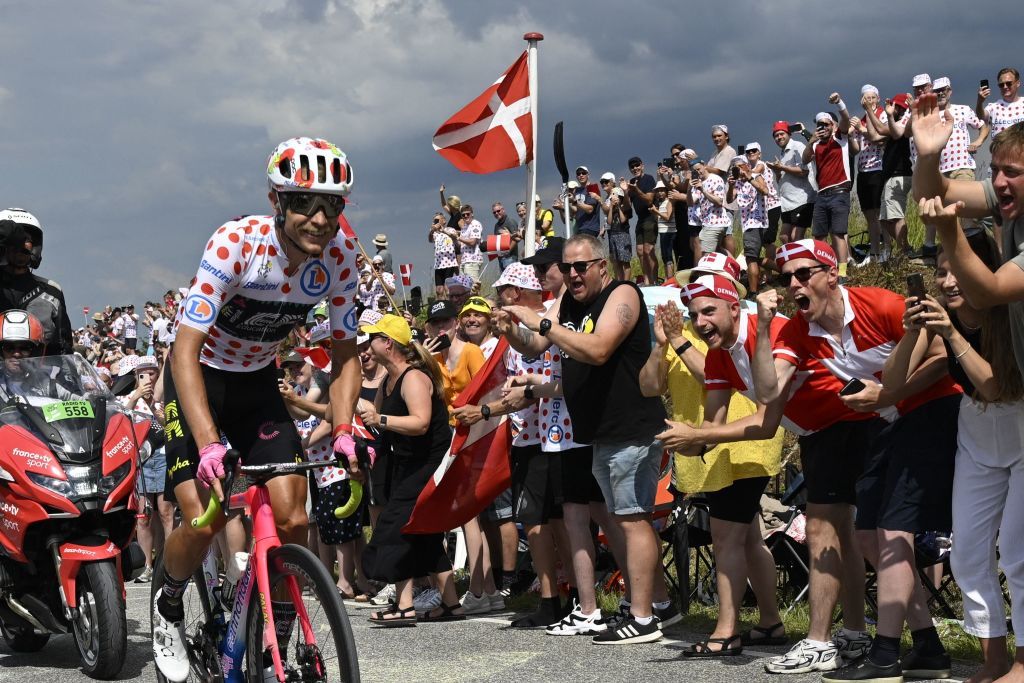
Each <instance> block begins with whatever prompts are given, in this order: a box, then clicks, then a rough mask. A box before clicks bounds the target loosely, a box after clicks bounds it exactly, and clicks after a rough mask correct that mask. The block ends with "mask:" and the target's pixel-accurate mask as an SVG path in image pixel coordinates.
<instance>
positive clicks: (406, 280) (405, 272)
mask: <svg viewBox="0 0 1024 683" xmlns="http://www.w3.org/2000/svg"><path fill="white" fill-rule="evenodd" d="M398 269H399V270H400V271H401V273H402V284H403V285H405V286H406V287H411V286H412V264H411V263H402V264H399V266H398Z"/></svg>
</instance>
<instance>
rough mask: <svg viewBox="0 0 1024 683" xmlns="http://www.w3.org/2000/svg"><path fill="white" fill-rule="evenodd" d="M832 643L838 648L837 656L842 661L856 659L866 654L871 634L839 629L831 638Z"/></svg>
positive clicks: (869, 645)
mask: <svg viewBox="0 0 1024 683" xmlns="http://www.w3.org/2000/svg"><path fill="white" fill-rule="evenodd" d="M832 643H833V644H834V645H835V646H836V648H838V650H839V656H840V657H842V658H843V659H846V660H852V659H857V658H858V657H860V656H861V655H865V654H867V651H868V648H870V647H871V634H870V633H868V632H867V631H851V630H850V629H847V628H841V629H839V630H838V631H836V633H835V635H834V636H832Z"/></svg>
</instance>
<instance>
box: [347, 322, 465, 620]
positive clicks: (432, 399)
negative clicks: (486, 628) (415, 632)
mask: <svg viewBox="0 0 1024 683" xmlns="http://www.w3.org/2000/svg"><path fill="white" fill-rule="evenodd" d="M360 331H361V332H362V333H363V334H367V335H369V342H368V343H369V345H370V353H372V354H373V356H374V358H376V359H377V362H378V363H379V364H380V365H382V366H383V367H384V368H385V369H386V370H387V377H386V379H385V380H384V382H383V383H382V384H381V387H380V390H379V391H378V393H377V397H376V399H375V401H374V405H373V406H372V407H366V408H364V409H363V410H362V411H361V413H360V415H361V417H362V419H363V424H364V425H366V426H367V427H368V428H370V429H375V430H377V431H378V432H379V433H380V434H381V438H382V439H383V440H384V441H385V442H386V443H387V444H388V446H389V447H390V449H391V458H392V462H391V467H392V478H391V482H392V484H391V490H390V497H389V499H388V502H387V504H386V505H385V506H384V510H383V511H382V512H381V514H380V517H378V518H377V526H376V528H375V529H374V532H373V536H372V537H371V539H370V543H369V544H368V545H367V546H366V550H365V551H364V552H363V571H364V572H365V573H366V575H367V576H368V577H370V578H372V579H376V580H378V581H386V582H388V583H394V584H395V589H396V592H397V599H396V601H395V604H393V605H392V606H391V607H390V608H388V609H386V610H382V611H380V612H376V613H374V614H373V615H372V616H371V617H370V622H371V623H373V624H376V625H378V626H384V627H394V626H415V625H416V621H417V616H416V608H415V606H414V605H413V579H417V578H420V577H425V576H427V575H428V574H434V575H436V577H437V582H438V586H439V588H440V591H441V600H442V602H441V606H440V607H437V608H435V609H434V610H431V611H429V612H426V613H424V614H422V615H420V616H419V618H418V620H419V621H455V620H461V619H465V618H466V617H465V615H464V614H463V613H462V606H461V605H460V604H459V596H458V593H456V592H455V581H454V574H453V572H452V564H451V561H450V560H449V559H448V555H447V553H446V552H445V549H444V540H443V539H444V536H443V534H406V533H403V531H402V527H403V526H404V525H405V523H406V522H408V521H409V517H410V515H411V514H412V511H413V508H414V507H415V505H416V500H417V498H419V495H420V493H421V492H422V491H423V487H424V486H426V483H427V480H428V479H429V478H430V476H431V475H432V474H433V473H434V471H435V470H436V469H437V466H438V465H439V464H440V463H441V460H442V459H443V458H444V455H445V453H446V452H447V450H448V448H449V446H450V445H451V439H452V432H451V428H450V427H449V426H448V410H447V408H446V407H445V402H444V386H443V385H442V383H441V373H440V370H439V369H438V367H437V363H436V362H435V361H434V358H433V357H432V356H431V355H430V352H428V351H427V350H426V349H425V348H423V347H422V346H421V345H420V344H419V343H418V342H414V341H413V340H412V330H411V329H410V328H409V324H408V323H407V322H406V321H405V319H403V318H400V317H398V316H395V315H385V316H384V317H382V318H381V319H380V320H379V321H378V322H377V323H375V324H373V325H366V326H363V327H362V328H360Z"/></svg>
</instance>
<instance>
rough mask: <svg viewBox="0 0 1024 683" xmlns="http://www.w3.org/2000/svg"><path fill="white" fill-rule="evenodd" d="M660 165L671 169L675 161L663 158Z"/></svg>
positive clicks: (670, 158)
mask: <svg viewBox="0 0 1024 683" xmlns="http://www.w3.org/2000/svg"><path fill="white" fill-rule="evenodd" d="M661 165H662V166H666V167H668V168H672V167H674V166H675V165H676V160H675V159H673V158H672V157H665V158H664V159H662V160H661Z"/></svg>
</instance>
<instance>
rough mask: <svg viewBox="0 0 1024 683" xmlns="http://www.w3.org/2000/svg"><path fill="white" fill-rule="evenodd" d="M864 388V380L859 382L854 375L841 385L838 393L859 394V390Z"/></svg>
mask: <svg viewBox="0 0 1024 683" xmlns="http://www.w3.org/2000/svg"><path fill="white" fill-rule="evenodd" d="M865 388H866V387H865V385H864V382H861V381H860V380H859V379H857V378H856V377H854V378H853V379H851V380H850V381H849V382H847V383H846V384H845V385H843V388H842V389H840V390H839V395H840V396H852V395H853V394H859V393H860V392H862V391H864V389H865Z"/></svg>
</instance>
